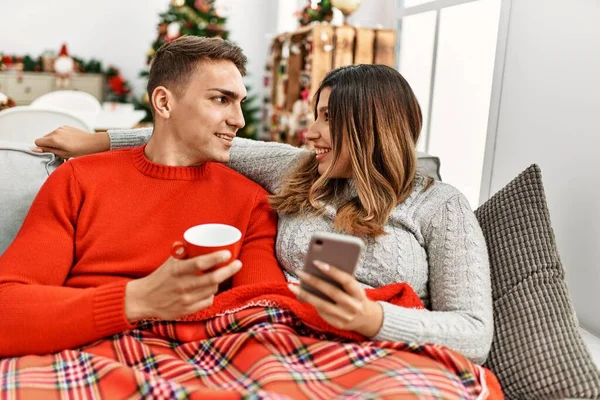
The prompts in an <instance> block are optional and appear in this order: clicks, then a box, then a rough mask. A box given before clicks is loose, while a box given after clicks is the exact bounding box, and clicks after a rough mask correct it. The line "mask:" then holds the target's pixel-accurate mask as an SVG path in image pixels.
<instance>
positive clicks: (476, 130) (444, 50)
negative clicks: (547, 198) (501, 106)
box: [398, 0, 501, 208]
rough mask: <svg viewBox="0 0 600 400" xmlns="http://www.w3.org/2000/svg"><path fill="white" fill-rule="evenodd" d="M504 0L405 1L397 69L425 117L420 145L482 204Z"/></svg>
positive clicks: (400, 18)
mask: <svg viewBox="0 0 600 400" xmlns="http://www.w3.org/2000/svg"><path fill="white" fill-rule="evenodd" d="M500 5H501V0H436V1H424V0H399V10H398V35H399V38H398V46H399V48H398V56H399V58H398V70H399V71H400V73H402V74H403V75H404V77H405V78H406V79H407V80H408V82H409V83H410V84H411V86H412V88H413V91H414V92H415V94H416V96H417V98H418V99H419V102H420V104H421V108H422V111H423V115H424V124H423V131H422V133H421V138H420V141H419V144H418V149H419V150H421V151H425V152H428V153H430V154H433V155H436V156H438V157H440V159H441V162H442V170H441V174H442V178H443V179H444V181H445V182H448V183H450V184H452V185H454V186H456V187H457V188H458V189H459V190H460V191H461V192H463V193H464V194H465V196H466V197H467V199H468V200H469V202H470V203H471V206H472V207H473V208H475V207H476V206H477V205H478V203H479V195H480V186H481V178H482V168H483V158H484V152H485V140H486V135H487V125H488V115H489V108H490V98H491V93H492V78H493V73H494V61H495V54H496V41H497V36H498V23H499V18H500Z"/></svg>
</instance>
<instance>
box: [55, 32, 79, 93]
mask: <svg viewBox="0 0 600 400" xmlns="http://www.w3.org/2000/svg"><path fill="white" fill-rule="evenodd" d="M74 69H75V61H74V60H73V58H72V57H70V56H69V53H68V51H67V45H66V43H65V44H63V45H62V47H61V48H60V52H59V53H58V57H57V58H56V60H54V72H55V73H56V87H59V88H62V87H66V86H68V85H69V79H70V78H71V73H73V70H74Z"/></svg>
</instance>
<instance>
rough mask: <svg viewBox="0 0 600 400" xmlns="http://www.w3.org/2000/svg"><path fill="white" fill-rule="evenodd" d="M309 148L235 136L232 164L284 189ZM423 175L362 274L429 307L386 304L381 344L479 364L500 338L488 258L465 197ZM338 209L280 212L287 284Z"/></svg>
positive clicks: (119, 133) (371, 243)
mask: <svg viewBox="0 0 600 400" xmlns="http://www.w3.org/2000/svg"><path fill="white" fill-rule="evenodd" d="M151 132H152V131H151V129H138V130H113V131H109V136H110V139H111V149H115V148H120V147H131V146H137V145H142V144H144V143H145V142H146V141H147V140H148V139H149V137H150V135H151ZM305 154H306V151H303V150H300V149H298V148H296V147H292V146H289V145H284V144H279V143H267V142H258V141H252V140H244V139H239V138H236V139H235V140H234V144H233V147H232V148H231V161H230V163H229V166H230V167H231V168H233V169H235V170H237V171H239V172H240V173H242V174H244V175H245V176H247V177H248V178H250V179H252V180H253V181H255V182H257V183H259V184H260V185H262V186H263V187H265V188H266V189H267V190H268V191H269V192H271V193H274V192H276V191H277V190H278V188H279V185H280V183H281V180H282V178H283V176H284V174H285V173H286V172H287V171H289V169H290V168H291V167H293V166H294V165H295V164H296V162H297V161H298V159H299V158H301V157H302V156H303V155H305ZM425 184H426V180H425V179H424V178H423V177H422V176H419V175H418V176H417V180H416V184H415V188H414V190H413V192H412V194H411V195H410V197H409V198H408V199H407V200H405V201H404V202H403V203H402V204H400V205H399V206H398V207H396V209H395V210H394V211H393V212H392V214H391V215H390V217H389V219H388V221H387V223H386V226H385V231H386V232H387V233H388V234H387V235H383V236H381V237H378V238H377V239H370V240H367V241H366V245H367V246H366V247H365V251H364V252H363V256H362V259H361V262H360V265H359V267H358V269H357V271H356V279H357V280H358V281H359V282H361V283H362V284H363V285H364V286H365V287H379V286H382V285H386V284H390V283H396V282H407V283H408V284H410V285H411V287H412V288H413V289H414V290H415V291H416V292H417V294H418V295H419V297H420V298H421V299H422V300H423V302H424V303H425V305H426V307H427V308H428V310H416V309H407V308H402V307H398V306H394V305H392V304H390V303H386V302H381V305H382V307H383V315H384V319H383V326H382V327H381V330H380V331H379V332H378V333H377V335H376V336H375V337H374V338H373V339H375V340H396V341H408V342H429V343H438V344H442V345H446V346H448V347H450V348H453V349H455V350H457V351H458V352H460V353H462V354H463V355H465V356H466V357H468V358H470V359H471V360H473V361H475V362H477V363H483V361H485V359H486V357H487V355H488V352H489V349H490V345H491V341H492V334H493V318H492V296H491V285H490V271H489V262H488V254H487V249H486V245H485V241H484V238H483V234H482V232H481V229H480V227H479V225H478V223H477V220H476V219H475V215H474V214H473V212H472V211H471V209H470V207H469V204H468V202H467V200H466V198H465V197H464V196H463V195H462V194H461V193H460V192H459V191H458V190H457V189H455V188H454V187H452V186H450V185H447V184H444V183H441V182H435V183H434V184H433V185H432V186H431V187H430V188H429V189H427V190H424V186H425ZM335 213H336V210H335V208H334V207H333V206H332V205H327V206H326V207H325V213H324V214H323V215H320V216H307V215H296V216H289V215H280V216H279V225H278V232H277V242H276V253H277V258H278V260H279V262H280V264H281V266H282V268H283V270H284V273H285V275H286V277H287V279H288V280H290V281H297V277H296V273H295V272H296V271H297V270H299V269H301V268H302V267H303V260H304V255H305V254H306V251H307V249H308V243H309V242H310V237H311V235H312V233H313V232H316V231H332V229H333V228H332V223H333V219H334V217H335Z"/></svg>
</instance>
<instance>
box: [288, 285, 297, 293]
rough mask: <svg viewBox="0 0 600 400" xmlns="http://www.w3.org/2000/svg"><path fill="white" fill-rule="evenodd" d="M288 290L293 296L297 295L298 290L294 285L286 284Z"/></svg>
mask: <svg viewBox="0 0 600 400" xmlns="http://www.w3.org/2000/svg"><path fill="white" fill-rule="evenodd" d="M287 286H288V289H290V292H292V293H294V294H298V288H297V287H296V285H294V284H293V283H288V285H287Z"/></svg>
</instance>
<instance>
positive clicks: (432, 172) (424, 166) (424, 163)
mask: <svg viewBox="0 0 600 400" xmlns="http://www.w3.org/2000/svg"><path fill="white" fill-rule="evenodd" d="M417 169H418V170H419V171H420V172H422V173H424V174H425V175H427V176H429V177H431V178H433V179H435V180H437V181H441V180H442V178H441V177H440V159H439V157H435V156H432V155H429V154H427V153H422V152H418V160H417Z"/></svg>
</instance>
